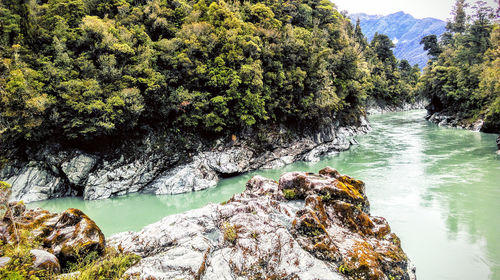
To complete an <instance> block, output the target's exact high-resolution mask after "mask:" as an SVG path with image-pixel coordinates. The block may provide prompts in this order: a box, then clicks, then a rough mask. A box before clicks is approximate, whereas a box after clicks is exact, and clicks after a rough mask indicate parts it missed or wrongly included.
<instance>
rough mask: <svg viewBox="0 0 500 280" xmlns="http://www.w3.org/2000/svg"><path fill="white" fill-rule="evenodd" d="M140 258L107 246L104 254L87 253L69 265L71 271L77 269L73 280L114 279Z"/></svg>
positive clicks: (119, 276)
mask: <svg viewBox="0 0 500 280" xmlns="http://www.w3.org/2000/svg"><path fill="white" fill-rule="evenodd" d="M140 259H141V258H140V257H139V256H137V255H135V254H131V253H121V252H119V251H117V250H116V249H114V248H112V247H107V248H106V250H105V252H104V255H103V256H102V257H100V258H99V257H98V256H97V255H91V254H89V255H87V256H85V257H84V258H79V259H77V262H76V263H74V264H73V265H72V266H71V270H70V271H71V272H74V271H78V272H79V274H76V275H75V276H74V278H70V279H75V280H101V279H102V280H104V279H106V280H108V279H110V280H114V279H123V278H122V276H123V274H124V273H125V271H126V270H127V269H129V268H130V267H131V266H133V265H134V264H136V263H137V262H138V261H139V260H140Z"/></svg>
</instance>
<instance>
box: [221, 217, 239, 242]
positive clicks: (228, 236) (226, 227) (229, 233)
mask: <svg viewBox="0 0 500 280" xmlns="http://www.w3.org/2000/svg"><path fill="white" fill-rule="evenodd" d="M222 230H223V233H224V240H226V241H228V242H230V243H235V242H236V239H237V238H238V231H237V230H236V227H235V226H234V225H232V224H230V223H229V222H224V224H223V225H222Z"/></svg>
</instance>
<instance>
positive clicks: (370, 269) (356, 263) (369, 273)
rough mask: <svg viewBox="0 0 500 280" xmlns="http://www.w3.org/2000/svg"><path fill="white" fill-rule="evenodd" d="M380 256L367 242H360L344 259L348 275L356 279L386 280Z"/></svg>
mask: <svg viewBox="0 0 500 280" xmlns="http://www.w3.org/2000/svg"><path fill="white" fill-rule="evenodd" d="M379 259H380V256H379V254H378V253H377V252H375V250H374V249H373V246H372V245H370V244H369V243H367V242H366V241H358V242H356V243H355V244H354V246H353V247H352V250H351V251H349V252H348V253H347V255H346V257H345V258H344V263H343V265H344V266H345V267H346V272H347V273H346V274H347V275H349V276H351V277H353V278H354V279H370V280H371V279H384V273H383V271H382V269H381V266H380V263H379Z"/></svg>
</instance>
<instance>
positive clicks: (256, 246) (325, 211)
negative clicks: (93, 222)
mask: <svg viewBox="0 0 500 280" xmlns="http://www.w3.org/2000/svg"><path fill="white" fill-rule="evenodd" d="M364 188H365V187H364V183H363V182H361V181H358V180H355V179H353V178H351V177H348V176H342V175H340V174H339V173H338V172H337V171H336V170H334V169H331V168H325V169H323V170H321V171H320V172H319V174H311V173H302V172H293V173H287V174H284V175H282V177H281V178H280V180H279V182H276V181H273V180H270V179H266V178H263V177H260V176H256V177H254V178H252V179H251V180H250V181H249V182H248V183H247V185H246V190H245V191H244V192H243V193H241V194H237V195H235V196H233V198H231V199H230V200H229V201H228V202H227V203H222V204H220V205H216V204H211V205H208V206H206V207H204V208H201V209H198V210H192V211H189V212H186V213H184V214H179V215H172V216H168V217H165V218H164V219H163V220H161V221H159V222H157V223H155V224H151V225H149V226H146V227H145V228H144V229H143V230H142V231H140V232H125V233H120V234H117V235H114V236H112V237H111V238H110V239H109V240H108V242H109V244H110V245H111V246H114V247H116V248H120V250H123V251H124V252H130V253H134V254H138V255H140V256H141V257H142V260H141V261H140V262H139V263H137V264H136V265H134V266H132V267H131V268H130V269H129V270H127V272H126V274H128V275H132V276H135V277H138V278H139V279H415V269H414V268H413V267H412V265H411V263H410V261H409V260H408V258H407V256H406V255H405V253H404V252H403V250H402V249H401V244H400V240H399V238H398V237H397V236H396V235H395V234H394V233H392V232H391V229H390V227H389V224H388V223H387V221H386V220H385V219H384V218H381V217H374V216H371V215H370V211H369V202H368V200H367V198H366V195H365V192H364Z"/></svg>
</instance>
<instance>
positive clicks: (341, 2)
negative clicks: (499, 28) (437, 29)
mask: <svg viewBox="0 0 500 280" xmlns="http://www.w3.org/2000/svg"><path fill="white" fill-rule="evenodd" d="M331 1H332V2H333V3H335V5H337V7H338V8H339V10H340V11H344V10H346V11H348V12H349V14H354V13H366V14H370V15H388V14H392V13H395V12H399V11H403V12H405V13H408V14H411V15H412V16H414V17H416V18H425V17H433V18H438V19H441V20H446V19H448V18H450V17H451V16H450V12H451V9H452V7H453V6H454V4H455V0H331ZM468 2H471V3H472V2H475V1H468ZM486 2H488V4H489V5H490V6H491V7H494V8H495V9H496V8H497V7H498V2H497V1H496V0H486Z"/></svg>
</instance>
